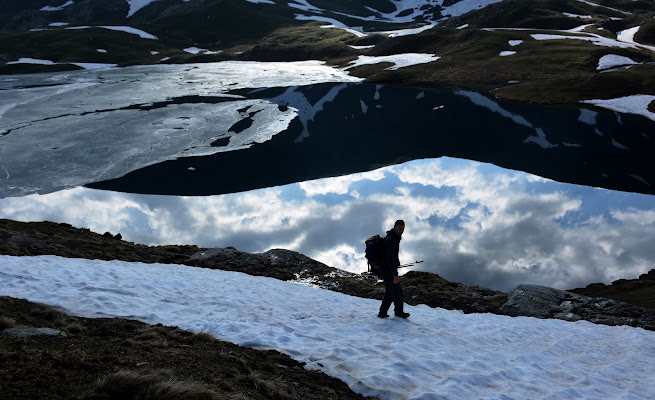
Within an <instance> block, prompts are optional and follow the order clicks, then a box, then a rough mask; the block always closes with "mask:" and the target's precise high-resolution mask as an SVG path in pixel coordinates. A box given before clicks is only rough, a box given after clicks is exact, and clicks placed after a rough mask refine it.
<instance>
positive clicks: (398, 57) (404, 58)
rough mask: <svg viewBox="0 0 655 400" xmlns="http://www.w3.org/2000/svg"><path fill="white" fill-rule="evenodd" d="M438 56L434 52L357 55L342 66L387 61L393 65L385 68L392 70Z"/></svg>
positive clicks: (356, 65) (429, 60) (425, 61)
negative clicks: (355, 58)
mask: <svg viewBox="0 0 655 400" xmlns="http://www.w3.org/2000/svg"><path fill="white" fill-rule="evenodd" d="M440 58H441V57H438V56H436V55H434V54H425V53H403V54H393V55H390V56H359V57H358V58H357V60H354V61H351V63H350V64H351V65H349V66H348V67H346V68H344V70H349V69H351V68H355V67H359V66H361V65H368V64H378V63H382V62H388V63H392V64H394V65H393V66H391V67H388V68H385V69H386V70H390V71H393V70H397V69H399V68H404V67H409V66H411V65H416V64H425V63H429V62H432V61H437V60H438V59H440Z"/></svg>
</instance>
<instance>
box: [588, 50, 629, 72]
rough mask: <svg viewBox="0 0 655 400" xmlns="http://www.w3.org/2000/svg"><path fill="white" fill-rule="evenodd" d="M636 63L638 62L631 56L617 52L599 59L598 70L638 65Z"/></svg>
mask: <svg viewBox="0 0 655 400" xmlns="http://www.w3.org/2000/svg"><path fill="white" fill-rule="evenodd" d="M636 64H638V63H637V62H636V61H634V60H633V59H631V58H628V57H624V56H619V55H616V54H607V55H604V56H602V57H601V58H600V60H598V67H596V69H597V70H598V71H602V70H606V69H610V68H614V67H622V66H626V65H636Z"/></svg>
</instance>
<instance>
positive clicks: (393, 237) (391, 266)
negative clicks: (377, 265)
mask: <svg viewBox="0 0 655 400" xmlns="http://www.w3.org/2000/svg"><path fill="white" fill-rule="evenodd" d="M399 250H400V236H398V234H397V233H396V231H394V230H393V229H392V230H390V231H388V232H387V237H386V238H385V239H384V252H385V261H386V267H387V268H386V270H387V271H386V272H387V273H391V276H398V266H399V265H400V261H399V260H398V251H399Z"/></svg>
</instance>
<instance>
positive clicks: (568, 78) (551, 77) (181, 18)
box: [0, 0, 655, 103]
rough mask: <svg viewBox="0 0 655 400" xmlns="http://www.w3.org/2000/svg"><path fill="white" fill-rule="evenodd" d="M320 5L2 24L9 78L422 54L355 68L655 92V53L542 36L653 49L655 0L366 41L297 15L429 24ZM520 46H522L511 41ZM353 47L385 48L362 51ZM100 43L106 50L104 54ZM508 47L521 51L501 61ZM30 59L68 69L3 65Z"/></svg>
mask: <svg viewBox="0 0 655 400" xmlns="http://www.w3.org/2000/svg"><path fill="white" fill-rule="evenodd" d="M91 2H92V0H86V1H84V2H80V6H79V7H82V8H79V7H78V8H75V7H77V6H75V7H74V6H70V7H67V8H66V9H65V10H66V13H68V14H59V15H56V14H52V15H50V14H48V18H51V19H53V20H54V19H57V18H62V20H66V19H65V18H69V20H70V21H73V22H80V23H81V22H86V23H90V21H91V20H93V18H96V17H95V16H94V15H92V13H88V12H87V13H85V12H82V11H81V10H83V9H84V7H87V6H88V5H89V4H91ZM310 3H311V4H312V5H313V6H315V7H318V8H323V9H324V10H323V11H322V12H321V13H320V14H318V13H311V12H309V11H303V10H299V9H297V8H293V7H289V6H288V3H287V2H282V1H276V3H275V4H265V3H260V4H254V3H250V2H247V1H245V0H196V1H193V2H182V3H180V2H178V1H173V0H160V1H157V2H153V3H151V4H150V5H148V6H147V7H145V8H143V9H141V10H140V11H139V12H137V13H136V14H135V15H134V16H132V17H130V18H129V19H124V23H125V24H130V25H131V26H134V27H136V28H139V29H142V30H144V31H146V32H148V33H150V34H153V35H155V36H157V37H158V40H149V39H143V38H140V37H139V36H136V35H131V34H127V33H124V32H116V31H110V30H107V29H101V28H91V29H83V30H68V29H65V28H61V27H58V28H57V27H48V26H47V25H45V27H46V28H47V30H44V31H34V32H33V31H25V30H10V29H9V28H7V25H5V30H4V31H0V39H1V40H0V73H21V72H24V73H29V72H38V71H43V70H55V69H56V70H61V69H67V68H70V69H75V68H78V67H76V66H71V65H66V64H65V63H72V62H97V63H113V64H118V65H120V66H125V65H133V64H156V63H161V62H169V63H170V62H172V63H184V62H209V61H221V60H227V59H235V60H260V61H284V60H289V61H290V60H294V61H295V60H306V59H319V60H323V61H326V62H328V63H329V64H332V65H336V66H341V67H343V66H346V65H348V63H349V62H350V61H352V60H354V59H356V58H357V57H358V56H359V55H368V56H384V55H391V54H400V53H409V52H417V53H430V54H435V55H437V56H439V57H441V58H440V59H439V60H438V61H435V62H432V63H428V64H420V65H416V66H411V67H406V68H402V69H399V70H396V71H385V70H384V69H385V68H386V67H387V66H388V65H387V64H374V65H366V66H362V67H359V68H356V69H353V70H351V73H353V74H355V75H357V76H360V77H363V78H366V79H367V80H368V81H369V82H378V83H388V84H400V85H413V86H421V87H433V86H439V85H444V84H446V85H454V86H471V85H473V86H477V87H479V88H487V89H488V90H493V94H494V95H496V96H498V97H503V98H507V99H512V100H520V101H531V102H539V103H570V102H578V101H579V100H585V99H590V98H613V97H620V96H626V95H632V94H655V85H654V84H653V83H654V82H653V80H654V78H653V63H655V50H653V49H648V48H644V47H637V46H634V48H619V47H609V46H606V45H604V46H599V45H597V44H594V43H592V42H591V41H588V40H579V39H566V40H561V39H560V40H535V39H534V37H533V36H532V35H534V34H537V33H539V34H544V33H547V34H554V35H566V36H573V37H580V38H586V39H590V38H592V36H590V35H592V34H593V35H597V37H604V38H609V39H613V40H616V38H617V34H618V33H619V32H620V31H622V30H626V29H630V28H634V27H640V28H639V30H638V31H637V32H636V34H635V36H634V40H635V41H636V42H638V43H641V44H644V45H651V46H652V45H655V2H649V1H628V0H599V1H597V2H596V3H595V4H597V5H592V4H588V3H583V2H580V1H577V0H534V1H530V2H527V1H523V0H505V1H503V2H500V3H496V4H492V5H490V6H488V7H485V8H483V9H480V10H474V11H471V12H469V13H468V14H465V15H463V16H459V17H453V18H450V19H445V20H441V21H440V22H439V24H438V25H437V26H436V27H434V28H433V29H430V30H428V31H424V32H423V33H420V34H417V35H410V36H400V37H393V35H391V36H390V35H387V34H369V35H367V36H365V37H358V36H356V35H353V34H352V33H348V32H346V31H344V30H341V29H336V28H323V27H322V26H324V25H325V24H326V23H325V22H317V21H304V20H299V19H296V15H297V14H303V15H320V16H322V17H328V18H332V19H334V20H338V21H340V22H341V23H343V24H345V25H347V26H351V27H360V29H364V30H365V31H366V30H370V29H375V30H378V31H385V30H391V29H399V28H405V27H418V26H421V24H422V23H423V22H422V21H421V20H420V18H419V20H417V21H415V22H413V23H404V24H391V23H389V22H380V21H378V20H373V19H369V20H363V19H357V18H354V17H353V16H360V17H371V16H373V15H375V13H374V12H373V11H372V10H373V9H377V10H379V13H378V17H379V16H381V15H382V14H383V13H389V12H392V11H394V10H395V6H393V4H392V3H391V2H389V1H388V0H367V1H365V2H352V1H347V0H339V1H334V2H328V1H323V0H311V1H310ZM117 4H118V3H116V4H115V3H113V2H112V3H111V5H112V7H113V8H112V10H113V11H111V12H110V11H107V13H108V15H110V14H111V15H114V16H113V17H112V18H111V19H112V20H113V21H114V22H115V23H120V18H118V17H116V15H117V14H116V13H118V11H116V10H118V8H120V7H119V6H118V5H117ZM83 6H84V7H83ZM62 12H63V11H62ZM60 13H61V12H60ZM112 13H113V14H112ZM23 14H25V12H23ZM23 14H21V15H23ZM42 14H43V13H42ZM35 15H36V14H35ZM40 18H44V17H43V16H41V17H40ZM46 22H48V21H46ZM35 23H37V22H35ZM582 25H587V26H586V27H585V28H580V29H579V30H580V32H570V31H566V30H570V29H572V28H576V27H580V26H582ZM458 28H459V29H458ZM510 41H521V42H520V44H518V45H516V44H515V45H514V46H512V45H511V44H510ZM514 43H518V42H514ZM352 45H360V46H361V45H375V46H374V47H373V48H367V49H354V48H352V47H350V46H352ZM192 46H195V47H200V48H204V49H207V50H211V51H214V52H218V54H213V55H202V54H201V55H192V54H189V53H187V52H185V51H184V50H183V49H184V48H187V47H192ZM98 49H102V50H106V52H102V53H101V52H98ZM153 52H156V53H155V54H153ZM501 52H514V53H511V55H506V56H501ZM503 54H508V53H503ZM608 54H613V55H620V56H624V57H628V58H630V59H632V60H633V61H635V62H636V63H639V65H637V66H634V67H632V68H630V69H625V70H619V71H615V72H599V71H598V70H597V67H598V62H599V60H600V58H601V57H603V56H605V55H608ZM22 57H29V58H36V59H46V60H51V61H55V62H58V63H64V64H63V65H55V66H34V65H28V64H19V65H3V64H4V63H3V61H5V62H6V61H14V60H18V59H19V58H22ZM162 59H163V60H164V61H162Z"/></svg>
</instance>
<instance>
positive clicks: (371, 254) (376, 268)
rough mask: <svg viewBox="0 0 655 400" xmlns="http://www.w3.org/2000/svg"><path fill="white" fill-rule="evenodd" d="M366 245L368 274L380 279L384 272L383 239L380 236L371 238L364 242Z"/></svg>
mask: <svg viewBox="0 0 655 400" xmlns="http://www.w3.org/2000/svg"><path fill="white" fill-rule="evenodd" d="M364 243H365V244H366V261H367V262H368V272H370V273H372V274H374V275H377V276H378V277H380V278H382V275H383V274H382V272H383V270H384V266H385V262H384V238H383V237H382V236H380V235H375V236H371V237H370V238H368V239H366V240H365V241H364Z"/></svg>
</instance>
